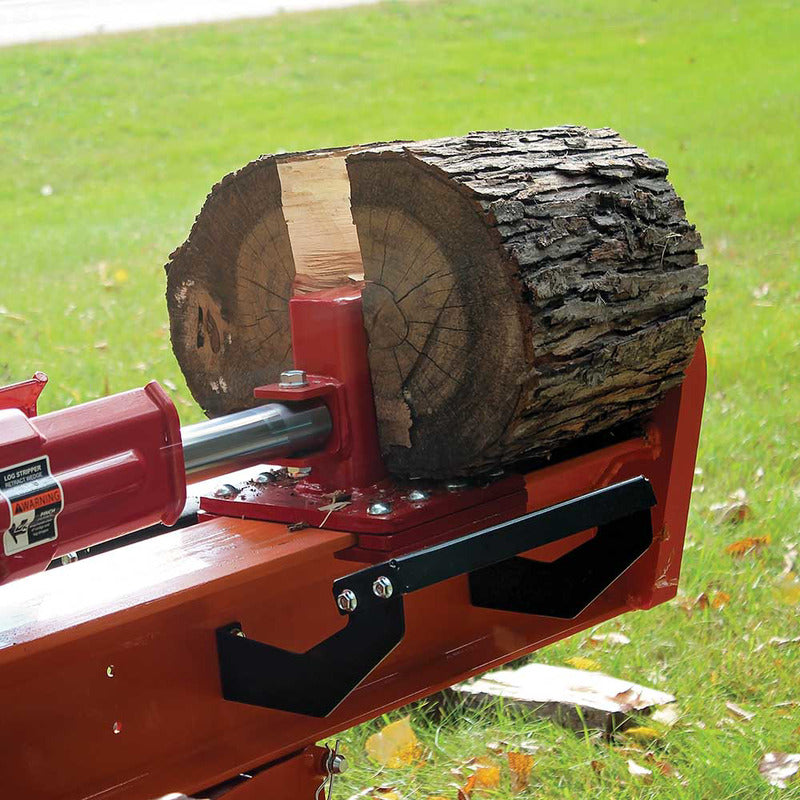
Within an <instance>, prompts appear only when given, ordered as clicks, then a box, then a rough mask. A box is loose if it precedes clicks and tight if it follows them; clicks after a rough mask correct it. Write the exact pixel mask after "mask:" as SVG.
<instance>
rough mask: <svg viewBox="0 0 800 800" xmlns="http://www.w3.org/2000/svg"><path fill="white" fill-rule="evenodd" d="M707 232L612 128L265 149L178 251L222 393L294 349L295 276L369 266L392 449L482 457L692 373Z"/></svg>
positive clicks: (405, 459) (188, 337)
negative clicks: (293, 150) (269, 152)
mask: <svg viewBox="0 0 800 800" xmlns="http://www.w3.org/2000/svg"><path fill="white" fill-rule="evenodd" d="M350 210H351V212H352V216H351V214H350ZM353 223H354V227H353ZM700 247H701V242H700V237H699V235H698V234H697V232H696V230H695V228H694V227H693V226H692V225H690V224H689V223H688V222H687V220H686V216H685V212H684V207H683V202H682V201H681V199H680V198H679V197H678V196H677V195H676V193H675V191H674V189H673V188H672V186H671V185H670V183H669V182H668V181H667V167H666V164H665V163H664V162H663V161H660V160H658V159H655V158H651V157H649V156H648V155H647V154H646V153H645V152H644V151H643V150H641V149H640V148H637V147H635V146H633V145H631V144H629V143H628V142H626V141H625V140H623V139H622V138H621V137H620V136H619V135H618V134H617V133H615V132H614V131H612V130H610V129H608V128H603V129H598V130H589V129H586V128H580V127H574V126H564V127H558V128H548V129H544V130H537V131H501V132H491V133H485V132H484V133H473V134H469V135H467V136H463V137H457V138H448V139H438V140H432V141H425V142H412V143H391V144H382V145H364V146H361V147H357V148H347V149H339V150H331V151H317V152H310V153H300V154H289V155H282V156H277V157H274V156H265V157H262V158H261V159H258V160H257V161H254V162H252V163H251V164H248V165H247V166H246V167H244V168H242V169H241V170H239V171H238V172H236V173H232V174H231V175H228V176H227V177H226V178H224V179H223V180H222V181H221V182H220V183H219V184H217V186H215V187H214V188H213V189H212V192H211V194H210V195H209V197H208V199H207V200H206V204H205V205H204V207H203V209H202V211H201V212H200V214H199V216H198V217H197V220H196V221H195V224H194V226H193V228H192V231H191V233H190V235H189V238H188V240H187V241H186V242H185V243H184V244H183V245H182V246H181V247H179V248H178V249H177V250H176V251H175V252H174V253H173V254H172V256H171V257H170V263H169V264H168V265H167V271H168V281H167V284H168V285H167V303H168V307H169V311H170V321H171V333H172V342H173V348H174V350H175V353H176V356H177V357H178V360H179V362H180V364H181V367H182V368H183V371H184V374H185V376H186V380H187V384H188V385H189V388H190V389H191V391H192V393H193V394H194V396H195V398H196V399H197V400H198V402H199V403H200V405H201V406H202V407H203V409H204V410H205V411H206V412H207V413H209V414H210V415H215V414H221V413H228V412H231V411H235V410H239V409H241V408H245V407H248V406H250V405H252V404H253V400H252V390H253V388H254V387H255V386H257V385H259V384H263V383H268V382H272V381H274V380H275V379H276V378H277V376H278V374H279V373H280V371H281V370H282V369H285V368H287V367H289V366H291V340H290V331H289V320H288V301H289V298H290V297H291V295H292V293H293V292H297V291H308V290H313V289H314V288H322V287H326V286H331V285H334V284H336V283H337V282H341V283H345V282H347V281H348V280H350V281H352V280H353V279H357V277H358V276H359V275H360V274H361V272H362V270H363V273H364V276H365V278H366V285H365V287H364V290H363V300H364V324H365V327H366V330H367V333H368V337H369V343H370V344H369V362H370V369H371V374H372V382H373V388H374V395H375V403H376V409H377V412H378V423H379V435H380V439H381V447H382V451H383V454H384V458H385V460H386V463H387V466H388V467H389V469H390V470H391V471H392V472H393V473H395V474H396V475H399V476H428V477H436V478H443V477H452V476H459V475H462V476H466V475H474V474H480V473H483V472H487V471H491V470H492V469H495V468H497V467H498V466H501V465H505V464H510V463H513V462H516V461H519V460H521V459H525V458H528V457H533V456H547V455H548V454H550V453H551V452H552V451H553V450H555V449H557V448H559V447H560V446H562V445H565V444H567V443H570V442H572V441H574V440H575V439H577V438H580V437H583V436H586V435H590V434H594V433H598V432H600V431H604V430H607V429H611V428H613V427H615V426H616V425H618V424H619V423H623V422H628V421H630V420H632V419H636V418H638V417H641V416H642V415H644V414H646V413H647V412H648V411H650V410H651V409H652V408H653V407H654V406H655V405H656V404H657V403H658V402H659V401H660V400H661V399H662V398H663V396H664V393H665V392H666V391H667V390H668V389H669V388H671V387H673V386H675V385H677V384H678V383H679V382H680V380H681V379H682V376H683V372H684V369H685V367H686V366H687V364H688V361H689V359H690V358H691V356H692V354H693V352H694V349H695V345H696V342H697V339H698V337H699V335H700V332H701V329H702V325H703V312H704V307H705V299H704V298H705V294H706V292H705V289H704V288H703V287H704V285H705V283H706V280H707V269H706V267H705V266H703V265H700V264H698V258H697V252H696V251H697V250H698V249H699V248H700Z"/></svg>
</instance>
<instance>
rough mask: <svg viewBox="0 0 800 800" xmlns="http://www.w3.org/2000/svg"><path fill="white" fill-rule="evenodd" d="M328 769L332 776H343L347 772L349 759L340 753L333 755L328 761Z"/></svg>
mask: <svg viewBox="0 0 800 800" xmlns="http://www.w3.org/2000/svg"><path fill="white" fill-rule="evenodd" d="M328 769H329V770H330V773H331V775H341V774H342V773H343V772H347V759H346V758H345V757H344V756H343V755H340V754H339V753H334V754H332V755H331V757H330V759H329V761H328Z"/></svg>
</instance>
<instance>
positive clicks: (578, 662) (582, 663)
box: [564, 656, 602, 672]
mask: <svg viewBox="0 0 800 800" xmlns="http://www.w3.org/2000/svg"><path fill="white" fill-rule="evenodd" d="M564 663H565V664H569V665H570V666H571V667H575V669H588V670H591V671H593V672H598V671H599V670H601V669H602V667H601V666H600V664H598V663H597V662H596V661H593V660H592V659H591V658H585V657H584V656H573V657H572V658H568V659H566V661H565V662H564Z"/></svg>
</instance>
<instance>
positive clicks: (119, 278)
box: [114, 269, 128, 283]
mask: <svg viewBox="0 0 800 800" xmlns="http://www.w3.org/2000/svg"><path fill="white" fill-rule="evenodd" d="M127 280H128V270H126V269H118V270H115V271H114V281H115V282H116V283H126V282H127Z"/></svg>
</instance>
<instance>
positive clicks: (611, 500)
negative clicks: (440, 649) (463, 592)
mask: <svg viewBox="0 0 800 800" xmlns="http://www.w3.org/2000/svg"><path fill="white" fill-rule="evenodd" d="M655 502H656V498H655V495H654V493H653V489H652V487H651V485H650V482H649V481H648V480H647V479H646V478H644V477H641V476H640V477H638V478H633V479H631V480H628V481H623V482H621V483H617V484H614V485H613V486H609V487H606V488H604V489H599V490H598V491H595V492H591V493H589V494H586V495H583V496H581V497H577V498H575V499H573V500H568V501H566V502H564V503H559V504H557V505H554V506H550V507H548V508H544V509H542V510H540V511H534V512H532V513H530V514H525V515H524V516H522V517H518V518H516V519H513V520H510V521H508V522H503V523H500V524H499V525H494V526H492V527H490V528H486V529H484V530H481V531H477V532H475V533H471V534H468V535H466V536H462V537H460V538H458V539H453V540H452V541H449V542H444V543H442V544H438V545H435V546H433V547H428V548H425V549H422V550H418V551H416V552H413V553H408V554H407V555H403V556H398V557H397V558H395V559H392V560H391V561H385V562H383V563H381V564H375V565H373V566H370V567H367V568H365V569H362V570H359V571H358V572H354V573H352V574H350V575H347V576H345V577H343V578H339V579H338V580H336V581H334V583H333V596H334V599H335V601H336V604H337V607H338V609H339V612H340V613H341V614H343V615H345V614H346V615H348V621H347V625H346V626H345V627H344V628H342V629H341V630H340V631H338V632H337V633H335V634H334V635H333V636H331V637H330V638H328V639H325V640H324V641H322V642H320V643H319V644H318V645H316V646H315V647H313V648H311V650H309V651H308V652H306V653H293V652H290V651H288V650H282V649H280V648H278V647H273V646H272V645H269V644H264V643H262V642H258V641H254V640H251V639H247V638H244V637H243V636H242V634H241V629H240V627H239V625H238V623H230V624H229V625H226V626H224V627H223V628H219V629H218V630H217V650H218V655H219V665H220V674H221V678H222V694H223V697H224V698H225V699H226V700H233V701H236V702H239V703H249V704H251V705H257V706H263V707H266V708H275V709H280V710H283V711H292V712H295V713H298V714H307V715H311V716H326V715H327V714H329V713H330V712H331V711H333V709H334V708H336V706H338V705H339V703H341V702H342V700H344V699H345V697H347V695H348V694H350V692H351V691H352V690H353V689H354V688H355V687H356V686H357V685H358V684H359V683H360V682H361V681H362V680H363V679H364V678H365V677H366V676H367V675H368V674H369V673H370V672H372V670H373V669H374V668H375V667H376V666H377V665H378V664H379V663H380V662H381V661H382V660H383V659H384V658H385V657H386V656H387V655H388V654H389V653H390V652H391V651H392V650H393V649H394V648H395V647H396V646H397V645H398V644H399V643H400V641H401V640H402V638H403V634H404V633H405V616H404V611H403V595H405V594H408V593H410V592H414V591H417V590H418V589H423V588H425V587H427V586H431V585H433V584H436V583H439V582H441V581H445V580H448V579H449V578H453V577H456V576H457V575H464V574H469V576H470V577H469V580H470V591H471V596H472V603H473V605H476V606H480V607H483V608H494V609H500V610H504V611H516V612H521V613H525V614H537V615H544V616H553V617H561V618H572V617H575V616H577V614H579V613H580V612H581V611H582V610H583V609H584V608H586V606H588V605H589V604H590V603H591V602H592V601H593V600H594V599H595V598H596V597H597V596H598V595H600V594H601V593H602V592H603V591H604V590H605V589H606V588H607V587H608V586H610V584H611V583H613V582H614V581H615V580H616V579H617V578H619V577H620V576H621V575H622V573H624V572H625V571H626V570H627V569H628V568H629V567H630V566H631V564H633V563H634V561H636V560H637V559H638V558H639V556H641V555H642V554H643V553H644V552H645V551H646V550H647V548H648V547H649V545H650V543H651V542H652V540H653V530H652V523H651V515H650V509H651V507H652V506H653V505H655ZM592 528H597V533H596V535H595V536H594V537H593V538H592V539H590V540H589V541H587V542H585V543H584V544H582V545H580V546H579V547H577V548H575V549H574V550H572V551H570V552H568V553H566V554H565V555H563V556H562V557H561V558H558V559H556V560H555V561H553V562H551V563H541V562H536V561H532V560H530V559H525V558H519V557H518V556H519V554H520V553H524V552H526V551H528V550H532V549H533V548H536V547H540V546H542V545H545V544H550V543H552V542H556V541H558V540H560V539H564V538H566V537H568V536H572V535H573V534H576V533H580V532H581V531H586V530H590V529H592Z"/></svg>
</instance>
